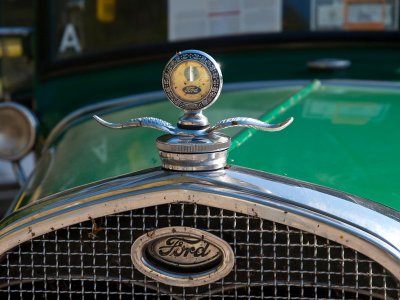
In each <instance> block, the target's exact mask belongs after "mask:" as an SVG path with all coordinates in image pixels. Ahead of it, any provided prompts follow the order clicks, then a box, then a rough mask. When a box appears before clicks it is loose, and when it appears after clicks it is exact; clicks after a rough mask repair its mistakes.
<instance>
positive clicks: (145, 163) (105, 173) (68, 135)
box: [18, 86, 301, 207]
mask: <svg viewBox="0 0 400 300" xmlns="http://www.w3.org/2000/svg"><path fill="white" fill-rule="evenodd" d="M299 89H301V86H292V87H284V88H269V89H259V90H248V91H235V92H226V93H223V94H222V95H221V97H220V100H219V101H217V102H216V103H215V104H214V105H213V106H212V107H211V108H210V109H207V110H206V115H207V117H208V118H209V120H210V122H211V123H212V124H213V123H215V122H217V121H219V120H221V119H224V118H228V117H232V116H248V117H255V118H258V117H260V115H261V114H262V113H263V112H264V111H269V110H272V109H273V108H274V107H276V106H277V105H279V104H280V103H282V102H284V101H285V100H286V99H287V98H289V97H290V96H291V95H293V94H294V93H296V92H297V91H298V90H299ZM180 114H181V112H180V110H178V109H177V108H175V107H174V106H173V105H171V103H170V102H169V101H168V100H167V99H166V98H162V99H160V102H156V103H153V104H147V105H141V106H134V107H130V108H125V109H123V110H120V111H117V112H111V113H105V114H101V116H102V117H104V118H105V119H106V120H109V121H112V122H120V121H125V120H128V119H131V118H135V117H143V116H152V117H157V118H161V119H164V120H166V121H168V122H171V123H176V122H177V120H178V118H179V116H180ZM239 131H240V129H235V128H232V129H230V130H229V131H227V133H229V134H231V135H235V134H236V133H238V132H239ZM160 135H161V133H160V132H159V131H156V130H153V129H148V128H131V129H121V130H115V129H114V130H113V129H109V128H105V127H103V126H101V125H99V124H98V123H97V122H95V121H94V120H93V119H91V118H90V116H86V117H84V118H81V119H79V120H77V121H76V122H74V123H73V124H71V125H70V126H69V127H68V128H67V129H66V131H64V132H63V133H62V134H61V135H60V136H59V137H58V138H57V139H56V140H57V142H56V143H55V144H54V145H52V147H50V149H48V150H46V151H45V152H44V153H43V154H42V159H41V161H40V162H39V164H38V166H37V168H36V171H35V174H34V175H33V176H32V177H31V180H30V183H29V184H28V188H27V189H26V190H25V191H24V193H23V194H22V195H21V198H20V201H19V204H18V207H21V206H23V205H25V204H27V203H28V202H30V201H34V200H36V199H39V198H42V197H45V196H47V195H51V194H53V193H57V192H60V191H63V190H66V189H69V188H73V187H76V186H80V185H83V184H87V183H91V182H93V181H96V180H101V179H106V178H109V177H113V176H118V175H121V174H125V173H129V172H134V171H138V170H142V169H147V168H151V167H155V166H159V165H160V164H161V163H160V159H159V156H158V152H157V149H156V147H155V140H156V138H157V137H158V136H160Z"/></svg>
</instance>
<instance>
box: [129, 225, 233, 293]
mask: <svg viewBox="0 0 400 300" xmlns="http://www.w3.org/2000/svg"><path fill="white" fill-rule="evenodd" d="M131 255H132V262H133V264H134V265H135V267H136V268H137V269H138V270H139V271H141V272H142V273H143V274H145V275H147V276H149V277H151V278H153V279H155V280H158V281H160V282H163V283H166V284H169V285H174V286H199V285H203V284H207V283H211V282H214V281H216V280H218V279H220V278H222V277H224V276H226V275H227V274H228V273H229V272H230V271H231V270H232V268H233V264H234V254H233V251H232V248H231V247H230V246H229V245H228V244H227V243H226V242H225V241H224V240H222V239H220V238H218V237H216V236H215V235H212V234H209V233H207V232H205V231H202V230H199V229H195V228H189V227H167V228H161V229H156V230H154V231H151V232H148V233H146V234H145V235H142V236H141V237H139V238H138V239H137V240H136V241H135V242H134V243H133V245H132V250H131Z"/></svg>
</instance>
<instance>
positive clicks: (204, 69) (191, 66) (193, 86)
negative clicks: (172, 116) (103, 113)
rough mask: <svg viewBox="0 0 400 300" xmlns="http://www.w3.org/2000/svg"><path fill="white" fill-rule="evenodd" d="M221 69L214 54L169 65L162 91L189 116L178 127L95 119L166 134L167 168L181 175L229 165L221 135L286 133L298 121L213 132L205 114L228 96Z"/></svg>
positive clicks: (250, 122) (190, 54)
mask: <svg viewBox="0 0 400 300" xmlns="http://www.w3.org/2000/svg"><path fill="white" fill-rule="evenodd" d="M222 84H223V79H222V73H221V69H220V66H219V64H218V63H217V62H216V61H215V60H214V59H213V58H212V57H211V56H209V55H208V54H206V53H204V52H201V51H198V50H186V51H182V52H178V53H177V54H176V55H175V56H173V57H172V58H171V60H170V61H169V62H168V63H167V65H166V67H165V69H164V72H163V76H162V85H163V89H164V92H165V95H166V96H167V98H168V99H169V101H171V103H172V104H173V105H175V106H177V107H178V108H180V109H182V110H183V115H182V116H181V117H180V118H179V121H178V123H177V125H176V126H174V125H172V124H170V123H169V122H166V121H164V120H161V119H158V118H153V117H142V118H135V119H131V120H128V121H125V122H121V123H110V122H107V121H105V120H103V119H102V118H100V117H98V116H96V115H94V116H93V118H94V119H95V120H96V121H97V122H98V123H100V124H101V125H103V126H105V127H108V128H113V129H121V128H131V127H147V128H153V129H157V130H160V131H162V132H165V133H166V135H163V136H161V137H159V138H158V139H157V148H158V149H159V150H160V156H161V159H162V162H163V167H164V168H166V169H170V170H179V171H205V170H216V169H220V168H223V167H224V166H225V165H226V158H227V150H228V149H229V146H230V137H229V136H227V135H225V134H222V133H220V132H219V130H222V129H225V128H229V127H245V128H253V129H256V130H262V131H268V132H274V131H280V130H283V129H285V128H286V127H287V126H289V125H290V124H291V123H292V122H293V118H289V119H287V120H286V121H284V122H282V123H278V124H269V123H265V122H262V121H260V120H257V119H253V118H246V117H234V118H229V119H225V120H221V121H219V122H217V123H216V124H215V125H212V126H210V124H209V122H208V119H207V117H206V116H205V115H204V114H203V110H205V109H206V108H208V107H210V106H211V105H212V104H213V103H214V102H215V101H216V100H217V99H218V97H219V95H220V93H221V90H222Z"/></svg>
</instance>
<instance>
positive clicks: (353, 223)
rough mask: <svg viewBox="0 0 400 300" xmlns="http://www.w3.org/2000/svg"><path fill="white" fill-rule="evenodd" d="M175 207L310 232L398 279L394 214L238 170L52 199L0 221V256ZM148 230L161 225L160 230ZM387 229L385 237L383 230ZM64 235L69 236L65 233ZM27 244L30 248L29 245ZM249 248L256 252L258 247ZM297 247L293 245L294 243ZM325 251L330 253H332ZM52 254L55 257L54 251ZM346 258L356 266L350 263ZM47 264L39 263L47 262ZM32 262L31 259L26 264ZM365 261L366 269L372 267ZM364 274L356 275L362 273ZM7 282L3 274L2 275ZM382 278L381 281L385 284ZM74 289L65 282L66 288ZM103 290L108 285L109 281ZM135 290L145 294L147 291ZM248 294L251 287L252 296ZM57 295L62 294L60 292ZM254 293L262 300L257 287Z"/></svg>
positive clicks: (136, 179) (148, 178) (158, 174)
mask: <svg viewBox="0 0 400 300" xmlns="http://www.w3.org/2000/svg"><path fill="white" fill-rule="evenodd" d="M174 203H175V204H176V203H179V205H181V204H182V203H184V204H185V205H187V206H190V205H192V206H196V205H194V204H197V206H198V207H200V206H204V207H214V208H212V209H223V211H224V212H225V213H226V212H231V213H234V214H243V215H244V216H245V217H246V218H250V219H251V218H256V219H260V220H264V222H270V221H271V222H275V224H276V226H284V227H285V226H289V227H287V228H290V229H283V231H284V230H286V231H288V232H289V236H290V237H291V232H292V231H296V230H299V229H300V231H299V232H303V234H300V233H299V234H298V236H302V235H303V236H304V234H305V233H307V232H312V233H315V234H316V235H317V236H320V237H321V238H326V239H328V240H329V243H334V242H336V243H339V244H340V245H344V246H343V248H345V249H347V248H353V249H355V250H357V251H356V252H354V253H357V260H359V258H360V257H361V256H362V254H365V255H366V256H368V257H370V258H371V259H372V261H376V262H378V263H379V264H380V265H382V266H383V267H384V268H386V269H387V270H388V272H390V273H392V274H393V275H394V276H392V277H391V278H396V277H397V278H400V270H399V269H400V268H399V265H400V251H399V249H400V241H399V240H398V236H400V225H399V224H400V218H399V214H398V213H396V212H394V211H392V210H390V209H385V208H383V207H381V206H379V205H376V204H374V203H372V202H369V201H367V200H363V199H360V198H356V197H354V196H350V195H346V194H342V193H339V192H335V191H332V190H327V189H324V188H321V187H317V186H314V185H310V184H307V183H304V182H299V181H295V180H289V179H287V178H283V177H279V176H275V175H270V174H266V173H261V172H256V171H251V170H247V169H244V168H238V167H233V168H231V169H228V170H224V171H220V172H210V173H206V172H204V173H197V174H190V173H175V172H167V171H163V170H160V169H153V170H149V171H146V172H141V173H136V174H133V175H128V176H123V177H119V178H114V179H111V180H107V181H104V182H99V183H96V184H92V185H88V186H84V187H81V188H77V189H74V190H70V191H66V192H64V193H60V194H57V195H53V196H51V197H48V198H45V199H42V200H41V201H38V202H35V203H32V204H31V205H29V206H27V207H25V208H24V209H22V210H20V211H17V212H15V213H14V214H12V215H10V216H9V217H8V218H6V219H5V220H3V221H2V222H1V224H0V253H5V252H6V251H7V250H10V249H12V248H14V247H15V246H17V245H19V244H22V243H24V242H26V243H25V244H24V245H34V244H35V243H36V242H35V241H36V237H38V236H40V235H42V234H46V233H49V232H50V231H54V233H50V235H52V234H55V235H56V237H55V238H56V239H57V243H55V244H56V245H60V243H58V242H59V241H60V239H59V237H57V236H58V235H59V232H62V230H64V231H65V229H61V230H60V231H58V230H57V229H60V228H65V227H68V226H70V225H72V226H76V225H75V224H77V223H80V222H83V221H85V220H86V221H87V220H88V219H89V218H91V219H97V218H99V217H103V216H107V215H110V214H115V213H117V214H119V215H123V214H125V212H128V211H130V210H137V209H142V208H144V209H151V207H157V206H161V205H170V204H173V205H174ZM193 215H194V213H193ZM107 218H109V217H107ZM107 218H106V219H107ZM155 219H157V218H155ZM181 219H183V220H185V217H184V216H181ZM197 219H198V218H197ZM267 220H269V221H267ZM279 224H282V225H279ZM83 226H86V227H88V226H87V225H83ZM153 226H160V224H158V225H157V224H156V225H153ZM89 227H90V226H89ZM117 228H118V227H117ZM388 228H390V229H391V230H387V229H388ZM82 230H83V228H82ZM246 230H247V227H246ZM67 232H70V233H69V234H71V228H70V230H69V231H68V230H67ZM118 232H120V231H118ZM285 234H286V235H287V233H285ZM303 238H304V237H303ZM32 239H33V241H32V242H29V240H32ZM53 241H54V239H53ZM246 242H247V241H246ZM249 242H250V240H249ZM90 243H91V244H92V246H93V245H97V244H96V242H95V241H93V240H91V241H90ZM255 244H257V245H259V242H257V243H255ZM284 244H285V243H284ZM286 244H288V243H287V242H286ZM289 244H290V245H296V242H294V241H293V239H290V242H289ZM321 244H324V242H321ZM325 244H327V243H325ZM249 245H250V244H249ZM297 245H300V244H299V242H297ZM23 247H25V246H23ZM29 247H34V246H29ZM59 247H61V246H59ZM303 247H304V246H303ZM340 247H342V246H340ZM70 248H71V247H70ZM300 248H301V247H300ZM328 248H329V249H331V247H328ZM19 249H21V251H22V250H23V249H22V248H19ZM29 249H30V248H29ZM32 249H33V248H32ZM93 249H94V248H93ZM289 249H291V248H289ZM317 249H319V248H317ZM332 249H336V248H335V247H333V248H332ZM29 251H31V250H28V252H29ZM54 251H55V252H57V251H58V250H57V249H54ZM68 251H72V250H71V249H68V248H67V249H66V252H67V253H68ZM92 251H95V250H92ZM263 251H264V250H263ZM289 251H291V250H289ZM332 251H335V250H332ZM41 252H43V250H42V251H41ZM265 253H266V252H265ZM265 253H264V254H265ZM361 253H362V254H361ZM47 254H48V253H47ZM8 255H9V254H8ZM29 255H31V254H29ZM59 255H61V254H59ZM259 255H260V254H258V256H259ZM117 256H118V255H117ZM286 257H291V253H290V252H289V254H287V256H286ZM328 257H329V256H328ZM352 257H353V260H355V257H356V256H354V255H353V256H352ZM345 258H346V257H345ZM94 259H96V258H94ZM48 260H49V259H47V258H46V263H48ZM361 260H364V258H363V259H361ZM7 261H9V260H7ZM31 261H34V260H32V259H31ZM67 261H68V260H67ZM372 261H370V262H368V264H369V263H371V264H372V263H373V262H372ZM91 263H92V264H93V262H91ZM42 264H43V263H42ZM67 264H68V262H67ZM374 264H375V263H374ZM6 265H7V263H6ZM31 269H32V270H35V269H34V268H31ZM365 272H366V271H361V273H365ZM368 272H370V271H368ZM368 272H367V273H368ZM384 272H386V271H380V272H376V271H374V269H372V273H373V274H375V273H377V274H380V275H379V276H381V275H382V274H384ZM353 273H357V272H356V271H354V272H353ZM260 274H261V273H260ZM56 275H57V274H56ZM333 275H334V274H332V276H333ZM7 276H9V274H6V275H5V277H7ZM31 276H32V275H31ZM68 276H69V275H68ZM228 276H229V275H228ZM290 276H292V275H291V273H290ZM293 276H294V275H293ZM382 276H383V277H382V278H388V277H387V276H384V275H382ZM373 277H374V276H372V278H373ZM389 277H390V276H389ZM67 278H68V277H67ZM3 279H4V278H3ZM264 279H265V278H264ZM224 280H225V279H224ZM286 281H287V280H286ZM44 282H45V283H46V282H47V283H46V284H48V285H52V284H53V283H54V282H52V281H49V280H47V281H44ZM74 282H75V281H72V283H71V287H73V285H74ZM94 282H95V285H96V286H97V288H100V287H101V286H103V285H106V283H105V282H100V281H99V282H97V281H94ZM145 282H149V281H148V280H147V281H145ZM232 282H233V281H232ZM29 284H30V283H29V282H26V283H25V282H23V283H22V286H21V287H20V288H22V289H24V288H25V289H26V290H30V288H31V287H26V286H25V285H29ZM37 284H38V285H37V286H36V287H37V288H38V289H39V288H41V289H46V287H45V286H43V287H40V283H37ZM43 284H44V283H43ZM88 284H89V283H88ZM109 284H110V285H114V284H115V282H110V283H109ZM139 284H140V283H139ZM383 285H385V284H383ZM224 286H225V285H224ZM247 286H248V283H246V284H244V285H243V289H246V288H247ZM53 287H54V286H53ZM67 287H68V285H67ZM136 287H138V286H136ZM64 288H65V287H64ZM142 288H143V289H144V288H149V286H147V285H146V286H144V287H142ZM255 288H256V287H253V292H254V289H255ZM327 288H329V287H327ZM393 288H397V287H390V289H393ZM227 289H229V286H225V287H224V290H225V291H226V290H227ZM293 289H295V287H293ZM308 289H309V287H307V288H304V292H308ZM311 289H312V287H311ZM56 290H57V287H56ZM236 290H237V289H236ZM280 290H281V286H280V285H278V286H277V291H278V292H280ZM160 291H161V290H160ZM129 292H130V293H131V291H128V292H126V294H128V293H129ZM166 292H168V291H166ZM391 292H393V291H392V290H391ZM60 293H62V291H61V290H60ZM259 293H262V289H261V287H260V290H259ZM142 294H143V292H142Z"/></svg>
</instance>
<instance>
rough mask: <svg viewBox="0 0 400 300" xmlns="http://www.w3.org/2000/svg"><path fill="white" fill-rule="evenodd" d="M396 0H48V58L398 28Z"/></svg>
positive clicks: (394, 29)
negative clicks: (254, 37)
mask: <svg viewBox="0 0 400 300" xmlns="http://www.w3.org/2000/svg"><path fill="white" fill-rule="evenodd" d="M398 2H399V1H398V0H268V1H265V0H201V1H199V0H147V1H136V0H96V1H88V0H59V1H48V5H49V6H48V7H47V8H46V10H47V9H48V12H47V14H48V19H49V23H50V26H48V27H47V28H48V31H49V33H48V37H49V38H48V39H47V41H48V53H47V55H46V57H47V59H49V60H51V61H57V60H64V59H67V58H74V57H79V56H84V55H89V54H98V53H103V52H109V51H112V50H116V49H125V48H143V49H145V48H146V47H162V46H163V45H165V44H170V43H175V42H182V41H190V40H198V39H209V38H219V37H232V38H235V37H238V36H240V37H243V36H247V35H270V34H274V35H280V34H282V35H283V34H285V33H290V32H292V33H293V32H302V33H306V34H307V33H309V34H310V35H311V34H313V33H321V32H327V33H332V32H336V33H338V32H346V31H373V32H375V33H379V32H383V31H398V28H399V3H398Z"/></svg>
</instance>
